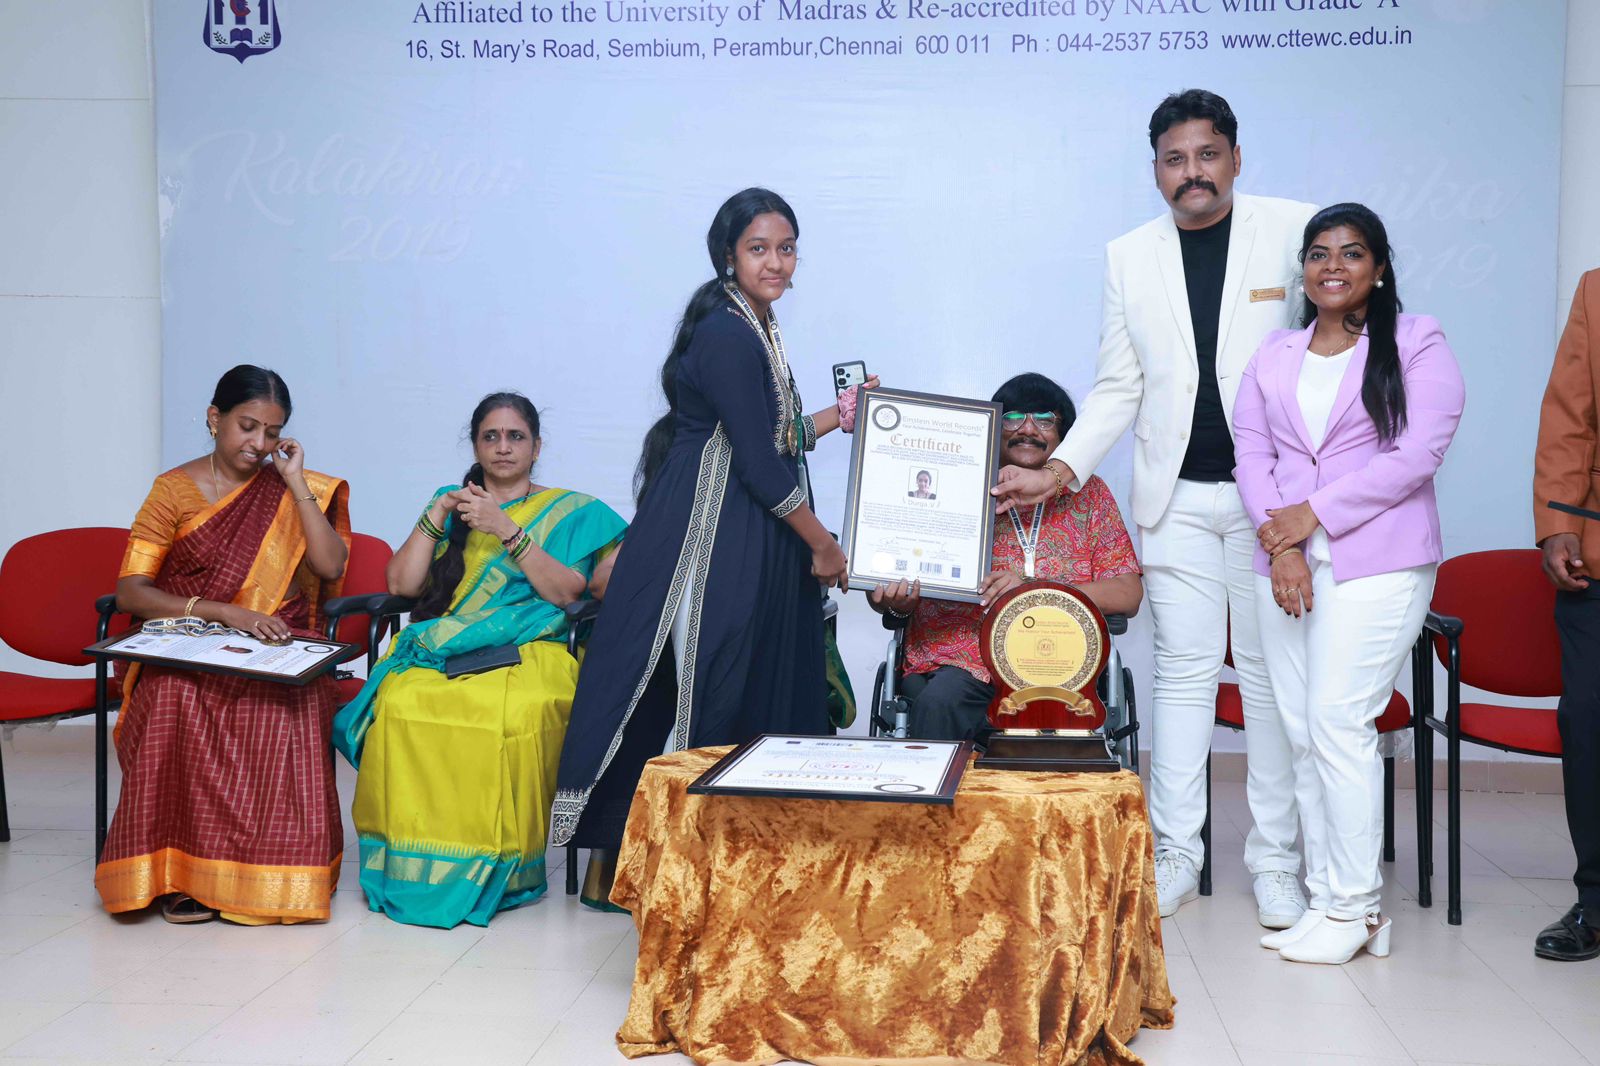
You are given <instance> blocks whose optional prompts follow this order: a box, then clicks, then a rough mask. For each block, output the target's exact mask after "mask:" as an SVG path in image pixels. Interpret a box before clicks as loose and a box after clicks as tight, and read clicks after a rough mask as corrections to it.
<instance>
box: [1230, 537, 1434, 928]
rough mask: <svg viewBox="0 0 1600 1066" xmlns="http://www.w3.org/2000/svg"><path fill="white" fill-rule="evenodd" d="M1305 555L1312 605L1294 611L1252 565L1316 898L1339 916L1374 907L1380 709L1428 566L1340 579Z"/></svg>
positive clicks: (1412, 635)
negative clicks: (1277, 600)
mask: <svg viewBox="0 0 1600 1066" xmlns="http://www.w3.org/2000/svg"><path fill="white" fill-rule="evenodd" d="M1308 562H1309V563H1310V566H1311V597H1312V600H1311V611H1310V613H1308V614H1305V615H1302V616H1301V617H1300V618H1295V617H1293V616H1292V615H1288V614H1285V613H1284V611H1283V609H1282V608H1281V607H1279V606H1278V605H1277V604H1276V603H1274V602H1273V599H1272V579H1271V578H1267V577H1260V576H1259V575H1258V576H1257V577H1256V579H1255V580H1256V602H1257V605H1258V606H1259V608H1260V611H1261V618H1260V622H1261V644H1262V648H1263V650H1264V651H1265V652H1266V659H1267V672H1268V673H1269V674H1270V675H1271V677H1272V688H1273V692H1274V693H1275V694H1276V696H1277V704H1278V710H1279V712H1280V713H1281V714H1282V715H1283V726H1284V730H1285V732H1286V733H1287V734H1288V736H1289V744H1290V747H1291V748H1292V749H1293V751H1294V778H1295V798H1296V800H1297V801H1298V802H1299V805H1300V822H1301V832H1302V834H1303V836H1304V840H1305V849H1306V890H1307V894H1308V895H1309V896H1310V897H1311V906H1312V907H1313V908H1315V909H1317V910H1325V911H1327V912H1328V914H1330V915H1331V916H1332V917H1335V918H1344V919H1351V918H1361V917H1364V916H1366V915H1368V914H1375V913H1377V910H1378V890H1379V889H1380V888H1381V887H1382V886H1383V877H1382V876H1381V875H1380V874H1379V872H1378V858H1379V852H1380V850H1381V849H1382V847H1383V759H1382V757H1381V756H1380V755H1379V754H1378V730H1377V728H1376V723H1377V721H1378V717H1379V716H1380V715H1382V714H1383V710H1384V708H1385V707H1387V706H1388V704H1389V696H1390V693H1392V692H1393V691H1394V682H1395V678H1396V677H1397V676H1399V673H1400V668H1401V666H1403V665H1404V664H1405V661H1406V655H1407V654H1408V653H1409V652H1410V651H1411V646H1412V645H1413V644H1415V643H1416V640H1417V634H1418V633H1419V632H1421V630H1422V620H1423V617H1424V616H1425V615H1426V614H1427V613H1428V602H1429V600H1431V599H1432V598H1433V577H1434V572H1435V570H1436V569H1437V568H1436V567H1434V566H1418V567H1413V568H1411V569H1409V570H1396V571H1394V572H1393V573H1388V574H1376V575H1374V576H1372V577H1359V578H1352V579H1350V580H1348V581H1335V580H1334V579H1333V567H1332V565H1331V564H1329V563H1327V562H1324V561H1322V560H1320V559H1316V558H1311V559H1309V560H1308Z"/></svg>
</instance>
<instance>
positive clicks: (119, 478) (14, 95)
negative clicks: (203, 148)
mask: <svg viewBox="0 0 1600 1066" xmlns="http://www.w3.org/2000/svg"><path fill="white" fill-rule="evenodd" d="M148 39H149V34H148V30H147V23H146V14H145V8H144V5H143V4H141V3H139V2H137V0H70V2H69V0H0V205H3V206H0V242H3V243H0V499H3V500H4V501H5V505H4V506H0V550H4V549H6V548H9V547H10V546H11V544H12V543H13V542H15V541H17V540H20V539H21V538H23V537H25V536H29V535H30V534H33V533H37V532H40V531H42V530H46V529H55V528H60V527H63V526H84V525H110V526H126V525H127V524H128V523H129V521H130V520H131V519H132V517H133V513H134V511H135V510H136V509H137V508H138V506H139V503H140V501H141V500H143V498H144V493H145V491H146V490H147V489H148V488H149V485H150V479H151V478H152V477H153V476H154V475H155V473H156V472H157V471H156V464H157V463H158V461H159V454H160V445H161V424H160V409H161V408H160V404H161V395H160V388H161V336H160V327H161V302H160V297H161V282H160V263H159V257H158V248H157V237H156V208H155V205H156V189H155V130H154V118H153V110H152V99H151V77H150V61H149V48H148V44H147V41H148ZM40 580H48V575H40ZM107 591H110V589H107ZM23 662H25V660H23V659H22V657H21V656H18V655H16V654H15V653H14V652H11V651H10V650H9V649H0V669H17V668H19V667H20V666H21V664H22V663H23Z"/></svg>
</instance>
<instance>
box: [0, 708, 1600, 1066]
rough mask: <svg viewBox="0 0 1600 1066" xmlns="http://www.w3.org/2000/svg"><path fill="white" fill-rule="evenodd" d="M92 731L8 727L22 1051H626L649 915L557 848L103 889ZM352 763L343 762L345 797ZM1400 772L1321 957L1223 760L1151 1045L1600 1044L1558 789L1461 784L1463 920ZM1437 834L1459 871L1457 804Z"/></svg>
mask: <svg viewBox="0 0 1600 1066" xmlns="http://www.w3.org/2000/svg"><path fill="white" fill-rule="evenodd" d="M91 735H92V734H91V732H90V731H89V730H88V729H87V728H84V727H82V726H74V725H67V726H62V727H61V728H59V729H58V730H56V731H55V732H54V733H52V734H47V735H42V736H41V735H39V734H37V733H23V734H21V735H20V736H19V739H18V743H16V744H12V743H9V742H8V743H6V744H5V748H4V757H5V764H6V785H7V789H8V791H9V793H10V800H11V805H10V810H11V819H12V826H13V839H12V841H11V843H10V844H0V1064H10V1063H22V1062H37V1063H51V1064H54V1066H62V1064H63V1063H118V1064H127V1063H134V1064H138V1063H147V1062H148V1063H161V1062H181V1063H189V1064H197V1066H203V1064H206V1063H213V1064H215V1063H277V1064H289V1063H328V1064H335V1063H345V1062H349V1063H357V1064H361V1066H368V1064H376V1063H418V1064H446V1063H464V1064H465V1063H470V1064H473V1066H478V1064H484V1066H498V1064H501V1063H504V1064H506V1066H519V1064H530V1066H591V1064H596V1066H598V1064H606V1063H621V1062H625V1061H627V1060H625V1059H623V1058H622V1057H621V1055H619V1054H618V1053H617V1051H616V1049H615V1046H614V1045H613V1043H612V1037H613V1034H614V1033H615V1031H616V1027H617V1025H618V1023H619V1022H620V1020H621V1017H622V1014H623V1011H624V1009H625V1007H626V1004H627V999H628V991H629V985H630V982H631V980H632V975H633V963H634V956H635V951H636V939H635V937H634V933H633V927H632V925H631V923H630V921H629V919H627V918H626V917H624V916H621V915H609V914H595V913H592V912H590V911H587V910H584V909H583V908H581V907H579V906H577V905H576V903H575V902H574V901H573V900H572V899H569V898H568V897H566V896H565V895H563V894H562V893H561V889H560V884H559V882H560V879H561V870H560V868H559V865H558V867H557V869H556V870H555V871H553V872H552V881H553V882H554V884H553V886H552V887H553V892H552V893H551V895H549V896H548V897H546V899H544V900H543V901H541V902H539V903H537V904H535V905H533V906H530V907H525V908H522V909H521V910H518V911H513V912H510V913H508V914H504V915H501V916H500V917H498V918H496V919H495V921H494V924H493V926H492V927H491V928H490V929H488V930H482V929H478V928H475V927H462V928H459V929H454V930H450V931H448V932H445V931H440V930H430V929H414V928H410V927H406V926H401V925H396V924H395V923H393V922H390V921H388V920H386V919H384V918H382V917H380V916H377V915H373V914H370V913H369V912H368V911H367V910H366V907H365V905H364V904H363V902H362V900H361V898H360V894H359V891H358V890H357V889H356V888H355V877H354V871H353V869H352V868H351V867H349V866H348V865H347V866H346V869H345V878H344V880H343V887H342V888H341V889H340V891H339V893H338V894H337V895H336V896H335V899H334V917H333V920H332V921H331V922H329V923H328V924H326V925H320V926H298V927H290V928H282V927H278V928H270V927H269V928H263V929H245V928H239V927H234V926H227V925H223V924H221V923H212V924H208V925H201V926H190V927H183V926H171V925H167V924H166V923H165V922H162V921H161V920H160V919H159V918H152V917H149V916H139V917H134V918H112V917H109V916H107V915H105V914H104V913H102V912H101V911H100V909H99V907H98V906H97V904H96V899H95V895H94V888H93V885H92V882H91V869H92V868H91V864H90V859H89V852H90V849H91V846H92V840H91V836H92V834H91V833H90V832H89V830H90V828H91V826H92V812H91V808H90V802H91V799H90V797H91V788H92V776H91V768H92V762H91V758H90V754H89V751H90V749H89V739H90V737H91ZM351 783H352V778H351V777H350V775H349V774H348V773H345V774H343V780H342V785H343V788H344V793H345V796H346V798H347V799H348V796H349V791H350V786H351ZM1399 795H1400V803H1399V807H1400V810H1399V832H1398V834H1397V835H1398V837H1399V841H1398V848H1399V855H1398V857H1397V861H1396V862H1395V864H1394V866H1393V867H1391V868H1390V869H1389V871H1388V873H1387V874H1386V876H1387V877H1388V878H1389V885H1388V887H1387V889H1386V892H1385V906H1386V909H1387V910H1388V911H1389V913H1391V914H1392V915H1393V917H1394V921H1395V925H1396V928H1395V933H1394V953H1393V954H1392V955H1391V956H1390V957H1389V958H1388V959H1371V958H1367V957H1366V956H1361V957H1360V958H1358V959H1357V961H1356V962H1354V963H1352V964H1350V965H1348V966H1343V967H1311V966H1295V965H1293V964H1290V963H1286V962H1283V961H1281V960H1280V959H1278V958H1277V957H1276V956H1275V955H1273V954H1271V953H1269V952H1266V951H1263V950H1261V948H1259V947H1257V946H1256V938H1257V937H1258V936H1259V935H1260V933H1261V930H1260V928H1259V927H1258V926H1257V925H1256V922H1255V915H1254V908H1253V905H1252V900H1251V897H1250V887H1249V880H1248V878H1247V876H1246V874H1245V872H1244V870H1243V868H1242V866H1241V854H1242V851H1243V839H1244V838H1243V830H1244V828H1245V827H1246V825H1247V824H1248V815H1247V812H1246V807H1245V802H1244V797H1243V792H1242V788H1241V787H1240V786H1238V785H1227V784H1219V785H1218V786H1217V787H1216V818H1215V820H1214V821H1215V838H1216V848H1217V862H1216V892H1215V894H1214V895H1213V896H1212V897H1211V898H1209V899H1202V900H1199V901H1197V902H1195V903H1192V904H1189V905H1188V906H1186V907H1184V909H1183V910H1182V911H1181V912H1179V914H1178V915H1177V917H1176V918H1174V919H1169V920H1168V921H1167V923H1166V928H1165V938H1166V948H1167V964H1168V969H1169V973H1170V975H1171V981H1172V987H1173V991H1174V992H1175V993H1176V994H1177V996H1178V1001H1179V1002H1178V1007H1177V1018H1178V1022H1177V1026H1176V1027H1175V1028H1174V1029H1172V1030H1170V1031H1167V1032H1154V1031H1145V1032H1143V1033H1141V1034H1140V1035H1139V1036H1138V1038H1137V1039H1135V1041H1134V1043H1133V1050H1134V1051H1136V1052H1138V1053H1139V1054H1140V1055H1142V1056H1143V1057H1144V1058H1145V1060H1146V1061H1147V1062H1148V1063H1150V1064H1152V1066H1211V1064H1216V1063H1227V1064H1230V1066H1298V1064H1304V1066H1358V1064H1367V1063H1373V1064H1376V1063H1385V1064H1392V1063H1408V1062H1409V1063H1421V1064H1425V1066H1448V1064H1452V1063H1475V1064H1505V1066H1520V1064H1524V1063H1526V1064H1529V1066H1532V1064H1538V1066H1562V1064H1567V1063H1573V1064H1583V1063H1586V1062H1587V1063H1594V1064H1600V1012H1597V1011H1596V1009H1595V1008H1596V1005H1597V1004H1600V961H1597V962H1594V963H1580V964H1575V965H1562V964H1558V963H1550V962H1542V961H1540V960H1537V959H1535V958H1534V957H1533V954H1532V950H1531V946H1532V938H1533V935H1534V933H1535V932H1536V931H1537V930H1538V929H1539V928H1540V927H1541V926H1543V925H1544V924H1545V923H1547V922H1549V921H1550V920H1552V919H1553V918H1554V916H1555V915H1556V914H1557V913H1559V912H1560V911H1561V910H1564V909H1565V908H1566V907H1567V906H1568V905H1569V904H1570V903H1571V901H1572V899H1573V891H1572V885H1571V882H1570V881H1567V880H1566V877H1567V874H1568V870H1569V868H1570V866H1571V862H1572V856H1571V850H1570V847H1569V845H1568V843H1567V839H1566V829H1565V823H1564V821H1563V817H1562V813H1561V804H1560V800H1559V798H1558V797H1549V796H1506V795H1493V794H1485V793H1472V794H1468V795H1467V796H1465V797H1464V798H1463V806H1464V808H1465V811H1466V818H1467V841H1468V844H1469V847H1468V848H1467V850H1466V851H1465V852H1464V863H1463V868H1464V871H1465V877H1464V891H1465V897H1466V924H1465V925H1463V926H1461V927H1458V928H1451V927H1450V926H1448V925H1446V924H1445V921H1444V905H1443V899H1442V898H1439V899H1438V902H1437V904H1436V906H1435V907H1434V908H1432V909H1431V910H1424V909H1422V908H1419V907H1418V906H1417V905H1416V902H1415V888H1416V860H1415V830H1414V824H1413V823H1411V822H1410V819H1411V804H1410V793H1409V792H1401V793H1400V794H1399ZM1443 809H1444V808H1443V802H1442V797H1441V802H1439V803H1438V804H1436V810H1437V811H1438V812H1440V816H1441V817H1442V812H1443ZM350 839H352V840H353V839H354V838H353V836H352V837H351V838H350ZM1437 845H1438V853H1437V855H1436V859H1435V865H1436V869H1437V870H1438V873H1439V876H1437V877H1436V878H1435V892H1436V893H1442V891H1443V872H1444V833H1443V829H1442V828H1441V829H1440V830H1439V832H1438V834H1437ZM551 858H552V861H553V862H556V863H557V864H559V862H560V858H561V857H560V856H559V855H553V856H551ZM1585 1056H1587V1057H1585ZM644 1061H646V1062H649V1063H652V1064H660V1066H677V1064H685V1063H688V1062H689V1059H687V1058H685V1057H682V1056H677V1055H668V1056H660V1057H658V1058H654V1059H648V1060H644Z"/></svg>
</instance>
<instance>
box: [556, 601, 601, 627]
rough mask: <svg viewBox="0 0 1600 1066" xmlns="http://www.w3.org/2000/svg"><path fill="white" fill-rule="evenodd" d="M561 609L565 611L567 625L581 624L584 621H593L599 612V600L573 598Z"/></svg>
mask: <svg viewBox="0 0 1600 1066" xmlns="http://www.w3.org/2000/svg"><path fill="white" fill-rule="evenodd" d="M562 610H563V611H564V612H565V613H566V616H567V625H569V626H576V625H582V624H583V623H584V622H592V621H594V620H595V618H596V616H598V615H599V614H600V601H599V600H573V601H572V602H571V603H569V604H567V605H566V607H564V608H562Z"/></svg>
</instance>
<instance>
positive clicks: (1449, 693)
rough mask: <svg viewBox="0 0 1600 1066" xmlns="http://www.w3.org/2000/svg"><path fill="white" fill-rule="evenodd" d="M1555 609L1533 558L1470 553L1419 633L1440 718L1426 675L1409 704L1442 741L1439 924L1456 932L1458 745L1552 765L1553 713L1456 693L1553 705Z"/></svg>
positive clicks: (1444, 578)
mask: <svg viewBox="0 0 1600 1066" xmlns="http://www.w3.org/2000/svg"><path fill="white" fill-rule="evenodd" d="M1555 606H1556V590H1555V587H1554V586H1553V585H1551V584H1550V581H1549V579H1548V578H1546V577H1545V576H1544V570H1543V567H1542V566H1541V561H1540V552H1539V551H1538V550H1537V549H1533V548H1507V549H1500V550H1496V551H1482V552H1471V553H1469V554H1466V555H1458V556H1456V557H1455V558H1454V559H1447V560H1445V562H1444V563H1443V564H1442V565H1441V566H1440V567H1439V578H1438V581H1437V583H1436V584H1435V585H1434V589H1433V610H1432V611H1430V612H1429V613H1428V621H1427V629H1426V631H1425V632H1426V633H1431V634H1433V636H1432V640H1433V646H1434V650H1435V652H1436V653H1437V654H1438V656H1439V661H1440V662H1441V663H1443V664H1444V667H1445V674H1446V682H1445V684H1446V704H1445V716H1444V718H1442V719H1441V718H1439V717H1438V716H1437V714H1436V713H1435V708H1436V704H1435V702H1434V694H1433V672H1432V670H1431V669H1429V670H1427V671H1426V674H1427V680H1426V684H1427V695H1428V698H1427V701H1426V702H1424V701H1423V700H1422V699H1420V698H1419V699H1418V701H1417V702H1418V705H1419V706H1423V707H1426V708H1427V710H1428V713H1427V725H1428V727H1429V728H1430V729H1432V730H1435V731H1437V732H1440V733H1443V734H1444V736H1445V745H1446V754H1445V761H1446V767H1447V770H1446V779H1445V787H1446V789H1447V792H1448V798H1447V800H1446V802H1447V805H1448V816H1447V826H1448V830H1447V832H1448V839H1449V881H1450V884H1449V904H1448V910H1447V914H1446V920H1447V921H1448V922H1449V923H1450V924H1451V925H1460V924H1461V742H1462V741H1463V740H1468V741H1471V742H1472V743H1474V744H1482V745H1484V746H1485V747H1490V748H1499V749H1500V750H1501V751H1516V752H1521V753H1523V754H1525V755H1543V756H1546V757H1548V758H1552V759H1558V758H1560V757H1561V734H1560V731H1559V730H1558V729H1557V728H1556V712H1555V708H1553V707H1507V706H1503V705H1501V704H1495V703H1462V702H1461V686H1462V685H1463V684H1467V685H1471V686H1472V687H1473V688H1476V689H1482V690H1484V691H1486V692H1490V693H1494V694H1499V695H1505V696H1524V697H1528V696H1540V697H1552V696H1560V695H1561V642H1560V638H1559V636H1558V634H1557V632H1556V623H1555ZM1430 665H1431V664H1430ZM1430 736H1431V734H1430Z"/></svg>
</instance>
